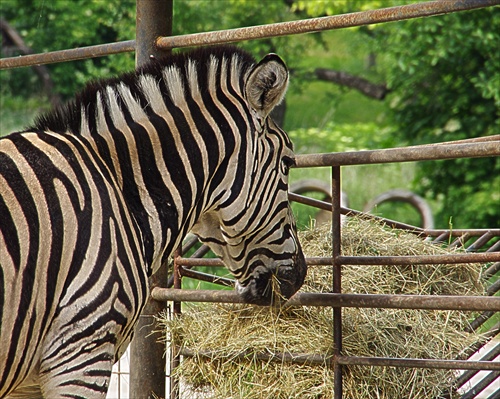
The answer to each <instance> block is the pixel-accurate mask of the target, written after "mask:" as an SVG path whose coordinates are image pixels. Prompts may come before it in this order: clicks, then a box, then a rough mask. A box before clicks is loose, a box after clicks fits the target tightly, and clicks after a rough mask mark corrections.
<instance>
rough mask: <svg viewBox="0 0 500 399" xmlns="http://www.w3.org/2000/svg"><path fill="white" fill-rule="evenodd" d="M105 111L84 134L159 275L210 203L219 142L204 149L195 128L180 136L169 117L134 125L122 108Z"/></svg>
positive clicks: (138, 120) (136, 121) (136, 119)
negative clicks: (102, 163) (106, 171)
mask: <svg viewBox="0 0 500 399" xmlns="http://www.w3.org/2000/svg"><path fill="white" fill-rule="evenodd" d="M99 103H101V102H98V104H99ZM100 108H102V106H98V107H97V115H96V122H97V129H95V130H94V131H93V133H92V134H90V131H89V130H87V131H85V129H82V132H81V134H82V136H84V137H87V138H89V139H90V140H89V142H90V143H91V145H92V147H93V148H94V150H95V151H96V152H97V153H98V154H99V155H100V157H101V158H102V159H103V160H104V163H105V164H106V165H107V167H108V168H109V171H110V174H111V176H112V177H113V179H114V181H115V182H114V184H116V186H117V187H118V189H119V191H120V192H121V193H122V195H123V199H124V201H125V203H126V206H127V208H128V210H129V211H130V212H131V214H132V215H133V218H134V220H135V222H136V223H137V226H138V227H139V229H140V231H141V235H142V240H143V244H144V255H145V259H146V263H147V265H148V268H149V272H150V273H154V272H155V271H156V269H157V268H158V267H159V266H160V265H161V263H162V261H163V260H164V259H165V258H166V257H168V256H169V255H171V253H172V252H173V250H174V249H175V248H176V247H177V246H178V245H179V243H180V241H181V240H182V238H183V237H184V235H185V234H187V232H188V231H189V230H190V228H191V227H192V225H193V224H194V223H195V222H196V220H197V219H198V217H199V215H200V214H201V213H202V212H203V210H204V209H205V208H206V206H207V203H208V202H209V201H210V199H209V198H208V197H207V195H208V194H207V187H208V185H209V184H210V182H212V181H213V175H214V171H216V170H217V169H219V166H220V163H221V162H220V160H221V156H220V154H221V150H220V148H219V144H218V141H220V140H217V139H216V138H215V137H212V138H211V140H209V142H210V145H207V146H203V148H200V144H199V143H205V141H204V139H202V138H201V136H200V133H199V132H198V131H197V130H196V129H193V131H191V132H189V131H186V132H182V133H181V132H179V131H177V130H176V129H175V128H172V126H176V124H175V123H173V122H174V121H168V120H166V119H168V118H167V117H160V116H158V118H150V117H147V116H146V115H144V117H142V118H139V117H137V116H135V117H134V121H133V123H131V122H130V121H129V120H127V118H126V117H125V116H124V115H123V113H122V111H121V110H119V109H115V110H113V109H111V117H110V116H109V115H108V117H104V110H102V109H100ZM107 111H109V110H107ZM118 111H119V112H118ZM136 111H137V110H136ZM167 122H169V123H167ZM82 125H83V124H82ZM83 126H85V125H83ZM96 132H99V133H98V134H97V133H96ZM198 140H199V141H198ZM214 160H215V161H214Z"/></svg>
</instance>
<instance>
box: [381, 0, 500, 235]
mask: <svg viewBox="0 0 500 399" xmlns="http://www.w3.org/2000/svg"><path fill="white" fill-rule="evenodd" d="M499 25H500V10H499V9H498V8H488V9H483V10H476V11H472V12H462V13H455V14H450V15H445V16H440V17H435V18H427V19H419V20H411V21H407V22H405V23H399V24H396V25H387V26H386V27H384V28H383V29H382V30H381V31H380V33H381V34H382V33H383V34H384V36H385V37H387V40H386V41H385V42H384V43H383V50H384V52H385V54H387V56H388V58H389V59H390V60H391V61H392V62H391V63H390V64H388V65H390V66H389V67H388V70H387V80H388V84H389V86H390V87H391V89H392V90H393V91H394V93H395V94H394V98H393V101H392V107H393V110H394V119H395V122H396V124H397V125H398V127H399V132H400V134H401V136H402V138H403V139H404V140H407V141H408V142H409V143H411V144H422V143H432V142H443V141H449V140H457V139H464V138H469V137H479V136H487V135H491V134H495V133H496V134H498V133H499V132H500V118H499V117H500V84H499V82H500V52H499V51H498V43H500V31H499V30H498V29H495V27H496V26H499ZM499 176H500V160H499V159H498V158H482V159H460V160H453V161H440V162H426V163H421V164H420V165H419V173H418V175H417V179H416V188H417V189H418V190H419V191H420V192H421V193H422V194H424V195H425V196H426V197H427V198H432V199H436V198H439V199H440V200H441V201H442V203H443V207H442V209H441V210H440V212H439V213H438V215H437V216H436V224H437V225H439V226H441V227H446V223H447V221H448V219H449V217H450V216H453V220H454V224H455V225H456V226H460V228H466V227H497V226H499V225H500V205H499V197H500V179H499Z"/></svg>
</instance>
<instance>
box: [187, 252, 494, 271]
mask: <svg viewBox="0 0 500 399" xmlns="http://www.w3.org/2000/svg"><path fill="white" fill-rule="evenodd" d="M338 260H339V262H340V263H341V264H343V265H366V266H369V265H391V266H394V265H427V264H454V263H455V264H459V263H484V262H497V261H500V252H480V253H457V254H444V255H407V256H339V258H338ZM177 262H178V265H180V266H190V267H193V266H212V267H217V266H219V267H224V263H223V262H222V260H221V259H218V258H178V260H177ZM306 262H307V264H308V265H318V266H328V265H333V258H332V257H312V258H306Z"/></svg>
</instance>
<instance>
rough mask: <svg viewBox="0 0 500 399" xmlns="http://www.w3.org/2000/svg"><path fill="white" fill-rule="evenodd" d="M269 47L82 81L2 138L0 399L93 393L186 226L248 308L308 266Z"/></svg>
mask: <svg viewBox="0 0 500 399" xmlns="http://www.w3.org/2000/svg"><path fill="white" fill-rule="evenodd" d="M288 75H289V74H288V69H287V67H286V65H285V63H284V61H283V60H282V59H281V58H280V57H279V56H278V55H276V54H269V55H267V56H265V57H264V58H263V59H262V60H261V61H260V62H256V60H255V59H254V58H253V57H252V56H251V55H250V54H249V53H247V52H246V51H244V50H242V49H240V48H238V47H231V46H215V47H211V48H200V49H195V50H191V51H186V52H181V53H178V54H174V55H171V56H169V57H166V58H165V59H161V60H160V59H152V60H151V61H150V63H149V64H147V65H146V66H144V67H142V68H140V69H138V70H137V71H134V72H130V73H126V74H124V75H122V76H120V77H115V78H110V79H104V80H101V81H94V82H91V83H89V84H88V85H87V86H86V87H85V88H84V89H83V91H81V92H80V93H79V94H77V95H76V96H75V97H74V98H73V99H72V100H71V101H70V102H69V103H68V104H66V105H64V106H61V107H59V108H56V109H54V110H51V111H49V112H48V113H46V114H44V115H41V116H39V117H37V119H36V120H35V122H34V123H33V125H32V126H31V127H29V128H28V129H26V130H25V131H22V132H16V133H12V134H10V135H8V136H5V137H4V138H2V139H1V140H0V264H1V269H0V270H1V271H0V288H1V292H0V321H1V324H0V397H2V398H3V397H7V398H11V397H16V398H18V397H24V398H50V399H56V398H92V399H94V398H95V399H97V398H100V399H102V398H105V396H106V391H107V387H108V385H109V380H110V376H111V368H112V365H113V363H114V362H116V361H117V359H119V357H120V356H121V354H122V353H123V352H124V350H125V349H126V347H127V345H128V343H129V342H130V340H131V338H132V335H133V330H134V326H135V324H136V322H137V320H138V317H139V314H140V313H141V310H142V308H143V306H144V304H145V302H146V301H147V298H148V295H149V291H148V276H150V275H152V274H153V273H155V271H156V270H157V269H158V268H159V266H160V265H161V264H162V263H163V262H164V261H165V260H166V259H168V257H169V256H170V255H171V254H172V252H173V250H174V249H175V248H177V246H178V245H179V244H180V242H181V240H182V238H183V237H184V236H185V235H186V234H187V233H188V232H189V231H192V232H194V233H195V234H197V235H198V237H199V238H200V240H201V241H202V242H204V243H207V244H208V245H209V246H210V247H211V248H212V249H213V250H214V252H215V253H216V254H217V255H219V256H220V257H221V258H222V260H223V261H224V263H225V265H226V266H227V268H228V269H229V271H230V272H231V273H232V274H233V275H234V277H235V279H236V281H237V282H236V290H237V292H238V293H239V294H240V295H241V296H242V297H243V299H244V300H245V301H246V302H249V303H254V304H257V305H272V304H274V303H276V302H279V301H283V300H286V299H287V298H290V297H291V296H292V295H293V294H294V293H295V292H297V290H298V289H299V288H300V287H301V285H302V283H303V281H304V278H305V275H306V272H307V266H306V262H305V259H304V255H303V253H302V249H301V247H300V243H299V241H298V238H297V233H296V227H295V222H294V220H293V215H292V213H291V210H290V207H289V203H288V172H289V169H290V168H291V167H292V166H293V164H294V153H293V147H292V143H291V141H290V139H289V137H288V135H287V134H286V133H285V132H284V131H283V130H282V129H281V128H279V127H278V126H277V125H276V124H275V123H274V122H273V120H272V118H271V117H270V116H269V114H270V112H271V111H272V110H273V108H274V107H275V106H276V105H277V104H279V103H280V102H281V101H282V99H283V97H284V95H285V92H286V89H287V86H288V80H289V76H288Z"/></svg>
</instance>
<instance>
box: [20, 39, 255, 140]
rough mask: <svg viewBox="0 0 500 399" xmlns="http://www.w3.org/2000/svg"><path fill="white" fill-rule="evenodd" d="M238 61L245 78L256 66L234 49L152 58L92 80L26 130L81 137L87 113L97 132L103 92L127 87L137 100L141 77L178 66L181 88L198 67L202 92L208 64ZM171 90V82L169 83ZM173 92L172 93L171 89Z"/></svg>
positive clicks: (226, 48) (186, 85)
mask: <svg viewBox="0 0 500 399" xmlns="http://www.w3.org/2000/svg"><path fill="white" fill-rule="evenodd" d="M224 58H226V59H234V58H237V60H238V62H239V66H240V68H241V73H240V76H241V78H243V76H244V74H245V72H246V71H248V70H249V69H250V68H251V67H252V65H254V64H255V59H254V58H253V56H252V55H250V54H249V53H247V52H246V51H244V50H242V49H240V48H238V47H235V46H212V47H204V48H199V49H195V50H191V51H185V52H180V53H177V54H174V55H170V56H167V57H164V58H161V59H152V60H150V61H149V62H148V63H147V64H146V65H144V66H143V67H141V68H139V69H138V70H136V71H134V72H129V73H125V74H122V75H120V76H117V77H112V78H107V79H100V80H94V81H90V82H89V83H88V84H87V85H86V86H85V88H84V89H83V90H82V91H81V92H79V93H78V94H76V96H75V97H74V98H73V99H71V100H69V101H68V102H67V103H66V104H64V105H61V106H59V107H56V108H54V109H52V110H50V111H48V112H46V113H44V114H41V115H39V116H38V117H36V118H35V121H34V124H33V125H31V126H30V127H29V128H27V129H26V131H47V130H50V131H53V132H56V133H73V134H78V133H79V132H80V129H81V120H82V110H85V115H86V117H87V118H88V120H89V123H90V130H91V131H92V130H94V128H95V126H92V125H93V122H92V119H95V118H92V115H95V112H96V105H97V101H99V100H98V99H99V97H101V96H100V95H99V93H101V95H102V93H104V92H105V91H106V88H108V87H116V86H118V85H122V84H124V85H126V86H127V87H128V88H129V89H130V92H131V93H132V95H134V96H135V97H137V98H143V95H142V92H143V88H142V87H141V85H140V77H141V76H142V75H150V76H152V77H154V78H155V79H156V80H160V79H161V78H162V74H163V72H164V71H165V68H168V67H176V68H177V70H178V71H179V72H180V74H177V75H179V76H180V79H181V83H180V85H178V86H180V87H184V89H185V90H186V88H187V87H188V86H189V84H190V82H189V81H188V76H187V75H188V74H189V72H188V70H189V69H190V68H192V67H193V65H195V66H196V72H197V78H196V81H197V83H198V88H197V89H201V91H203V88H205V87H207V85H208V79H209V76H208V75H209V66H208V64H209V61H211V60H213V59H215V60H218V61H220V60H222V59H224ZM217 74H218V77H219V76H220V74H221V68H218V69H217ZM167 89H168V83H167ZM167 91H169V90H167ZM170 91H171V90H170ZM169 94H170V95H172V93H171V92H170V93H164V94H163V95H165V96H167V95H169Z"/></svg>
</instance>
